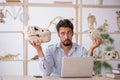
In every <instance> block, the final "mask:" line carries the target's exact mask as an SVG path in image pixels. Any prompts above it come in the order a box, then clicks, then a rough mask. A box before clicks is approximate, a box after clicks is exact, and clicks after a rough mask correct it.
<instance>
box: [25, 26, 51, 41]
mask: <svg viewBox="0 0 120 80" xmlns="http://www.w3.org/2000/svg"><path fill="white" fill-rule="evenodd" d="M24 34H25V39H26V40H28V41H29V40H35V39H37V40H39V41H40V42H41V43H45V42H49V41H50V40H51V32H50V31H49V30H48V29H47V28H40V27H38V26H27V27H25V28H24Z"/></svg>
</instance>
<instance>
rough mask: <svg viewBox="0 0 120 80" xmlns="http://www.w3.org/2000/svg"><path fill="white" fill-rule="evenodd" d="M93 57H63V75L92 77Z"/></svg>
mask: <svg viewBox="0 0 120 80" xmlns="http://www.w3.org/2000/svg"><path fill="white" fill-rule="evenodd" d="M92 73H93V59H92V58H91V57H63V58H62V68H61V77H92Z"/></svg>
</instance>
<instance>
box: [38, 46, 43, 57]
mask: <svg viewBox="0 0 120 80" xmlns="http://www.w3.org/2000/svg"><path fill="white" fill-rule="evenodd" d="M37 53H38V56H39V57H44V54H43V51H42V48H41V47H39V48H37Z"/></svg>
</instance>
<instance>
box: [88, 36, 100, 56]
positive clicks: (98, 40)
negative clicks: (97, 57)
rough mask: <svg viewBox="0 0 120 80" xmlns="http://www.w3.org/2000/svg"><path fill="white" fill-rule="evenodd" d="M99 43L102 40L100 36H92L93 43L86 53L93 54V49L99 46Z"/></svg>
mask: <svg viewBox="0 0 120 80" xmlns="http://www.w3.org/2000/svg"><path fill="white" fill-rule="evenodd" d="M101 43H102V40H101V39H100V38H94V40H93V43H92V45H91V46H90V49H89V51H88V55H89V56H93V51H94V49H95V48H97V47H99V46H100V44H101Z"/></svg>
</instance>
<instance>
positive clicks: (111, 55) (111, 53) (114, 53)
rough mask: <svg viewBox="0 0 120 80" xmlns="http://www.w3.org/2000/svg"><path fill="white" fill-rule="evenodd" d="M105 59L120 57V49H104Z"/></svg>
mask: <svg viewBox="0 0 120 80" xmlns="http://www.w3.org/2000/svg"><path fill="white" fill-rule="evenodd" d="M103 59H107V60H113V59H119V53H118V51H115V50H112V51H104V52H103Z"/></svg>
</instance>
